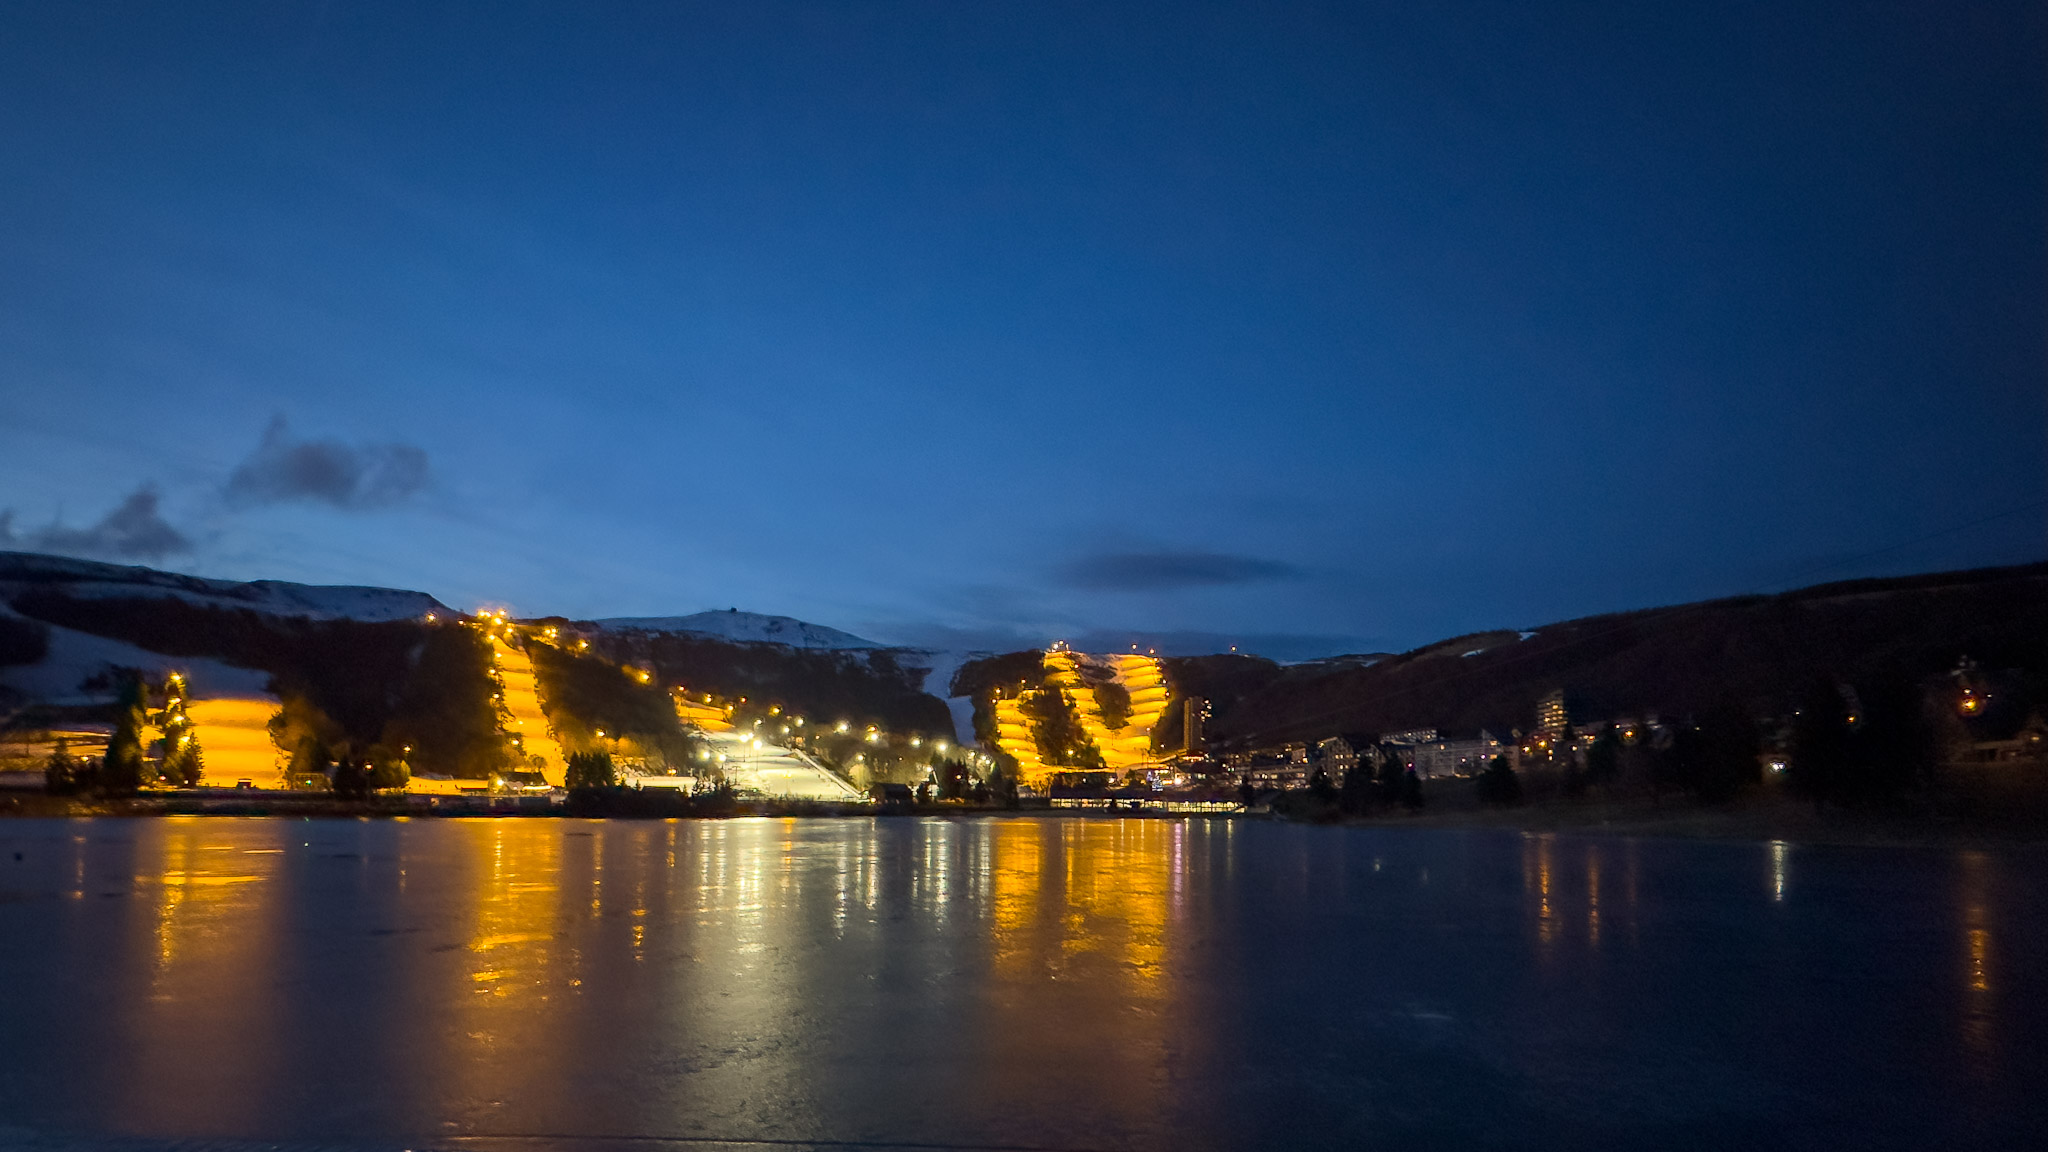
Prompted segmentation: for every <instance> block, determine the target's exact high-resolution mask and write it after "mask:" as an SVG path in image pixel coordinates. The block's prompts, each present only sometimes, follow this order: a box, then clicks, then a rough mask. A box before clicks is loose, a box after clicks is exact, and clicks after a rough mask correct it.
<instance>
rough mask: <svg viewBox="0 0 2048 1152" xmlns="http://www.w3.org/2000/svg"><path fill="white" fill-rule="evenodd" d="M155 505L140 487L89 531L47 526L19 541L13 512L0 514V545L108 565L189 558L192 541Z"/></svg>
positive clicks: (152, 490)
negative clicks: (94, 559)
mask: <svg viewBox="0 0 2048 1152" xmlns="http://www.w3.org/2000/svg"><path fill="white" fill-rule="evenodd" d="M159 499H160V498H159V496H158V495H157V490H156V487H155V486H154V485H151V484H144V485H143V486H142V487H140V488H137V489H136V490H135V491H134V492H132V493H130V494H129V496H128V498H127V499H126V500H123V501H121V503H120V504H119V505H117V506H116V507H115V508H114V510H113V511H112V512H109V513H107V515H106V517H105V518H104V519H102V520H101V521H100V522H99V523H97V524H95V525H93V526H92V527H90V528H66V527H64V526H63V525H62V524H51V525H50V526H49V527H47V528H39V529H36V530H35V531H32V532H29V533H27V534H25V535H22V536H16V535H15V534H14V513H13V511H12V510H9V511H6V512H0V545H4V546H6V547H9V548H12V547H16V546H20V547H23V548H27V549H28V550H30V551H33V552H60V553H64V554H66V555H71V556H92V557H99V558H102V559H111V560H161V559H163V558H164V557H166V556H170V555H173V554H176V553H180V552H190V551H191V550H192V541H190V540H188V539H186V538H185V534H184V533H182V532H180V531H178V530H177V529H176V528H173V527H171V525H170V524H169V522H167V521H166V520H165V519H164V518H163V514H162V513H161V512H159V511H158V510H157V505H158V501H159Z"/></svg>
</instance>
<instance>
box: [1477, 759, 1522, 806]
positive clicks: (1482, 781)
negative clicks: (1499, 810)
mask: <svg viewBox="0 0 2048 1152" xmlns="http://www.w3.org/2000/svg"><path fill="white" fill-rule="evenodd" d="M1476 788H1477V790H1478V793H1479V800H1480V802H1481V803H1483V804H1498V805H1501V806H1503V807H1506V806H1510V805H1514V804H1520V803H1521V802H1522V780H1521V777H1519V776H1517V775H1515V768H1514V765H1512V764H1510V763H1508V758H1507V757H1506V756H1495V757H1494V758H1493V763H1491V764H1488V765H1487V766H1486V771H1484V772H1481V773H1480V774H1479V781H1478V784H1477V785H1476Z"/></svg>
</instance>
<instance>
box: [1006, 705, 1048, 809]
mask: <svg viewBox="0 0 2048 1152" xmlns="http://www.w3.org/2000/svg"><path fill="white" fill-rule="evenodd" d="M996 746H997V747H999V748H1001V749H1002V750H1003V751H1004V752H1007V753H1009V754H1010V757H1011V758H1012V759H1014V760H1016V761H1017V776H1018V782H1019V783H1021V784H1028V785H1031V786H1032V787H1034V788H1035V787H1037V786H1038V785H1039V784H1040V783H1041V782H1042V781H1043V780H1044V779H1045V777H1046V775H1047V774H1048V773H1050V772H1051V771H1052V768H1051V766H1050V765H1048V764H1046V763H1045V761H1043V760H1040V759H1039V758H1038V741H1036V740H1034V739H1032V738H1031V722H1030V721H1029V720H1027V719H1025V717H1024V700H1023V698H1022V697H1013V698H1003V697H998V698H997V699H996Z"/></svg>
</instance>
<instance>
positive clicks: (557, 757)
mask: <svg viewBox="0 0 2048 1152" xmlns="http://www.w3.org/2000/svg"><path fill="white" fill-rule="evenodd" d="M490 637H491V663H492V665H493V666H494V667H495V668H496V669H497V672H498V682H499V683H500V684H501V685H503V686H504V690H505V697H504V701H503V704H504V708H505V711H506V712H507V713H509V714H510V715H511V719H510V720H509V721H507V723H508V724H509V725H510V726H511V732H512V734H513V735H515V736H517V737H519V745H520V747H521V748H524V749H525V750H526V754H527V755H528V756H538V757H540V758H541V768H540V774H541V776H542V777H543V778H545V779H546V780H547V782H548V783H550V784H552V785H554V786H555V787H557V788H560V787H561V786H562V784H563V782H564V781H565V780H566V779H567V776H566V775H565V773H566V771H567V767H568V758H567V757H565V756H564V755H563V754H562V746H561V745H560V744H559V743H557V742H556V741H555V737H554V735H553V734H552V733H551V732H550V731H549V730H548V718H547V714H546V713H544V712H542V711H541V710H540V693H539V691H538V690H537V689H536V688H535V687H534V680H533V660H532V659H531V658H530V657H528V656H527V654H526V653H525V652H523V651H521V650H520V649H518V648H514V647H512V646H511V645H510V644H507V643H505V641H504V640H503V639H502V638H500V637H499V635H498V633H497V632H496V631H495V630H493V631H492V632H491V634H490ZM200 747H201V748H202V749H203V748H204V747H205V745H204V744H201V745H200Z"/></svg>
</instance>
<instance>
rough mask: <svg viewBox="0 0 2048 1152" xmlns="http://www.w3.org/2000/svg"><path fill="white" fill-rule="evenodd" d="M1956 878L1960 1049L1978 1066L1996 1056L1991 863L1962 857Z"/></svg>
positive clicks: (1984, 858)
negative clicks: (1959, 928)
mask: <svg viewBox="0 0 2048 1152" xmlns="http://www.w3.org/2000/svg"><path fill="white" fill-rule="evenodd" d="M1961 864H1962V867H1961V869H1960V872H1959V874H1958V879H1959V881H1960V886H1961V889H1962V891H1961V892H1960V893H1959V894H1958V895H1959V896H1960V899H1959V900H1958V901H1957V903H1958V904H1960V905H1961V907H1962V921H1963V922H1962V930H1963V931H1962V945H1963V949H1962V958H1963V964H1962V984H1963V1016H1962V1025H1963V1046H1964V1049H1965V1051H1966V1052H1968V1054H1969V1055H1970V1057H1971V1059H1972V1060H1973V1061H1974V1062H1975V1063H1977V1064H1978V1065H1980V1066H1982V1065H1988V1064H1989V1063H1990V1062H1991V1061H1992V1060H1994V1059H1995V1058H1996V1055H1997V1043H1996V1040H1997V1037H1996V1034H1995V1030H1994V1025H1995V1024H1996V1023H1997V1001H1996V999H1995V998H1994V989H1993V984H1994V980H1993V977H1994V976H1995V975H1996V960H1997V953H1996V951H1995V950H1994V949H1995V945H1996V941H1995V939H1994V938H1993V935H1992V932H1991V908H1990V887H1991V884H1990V880H1991V877H1990V875H1989V873H1990V870H1991V867H1992V860H1991V857H1990V856H1988V855H1987V854H1985V853H1983V852H1965V853H1963V854H1962V860H1961Z"/></svg>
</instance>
